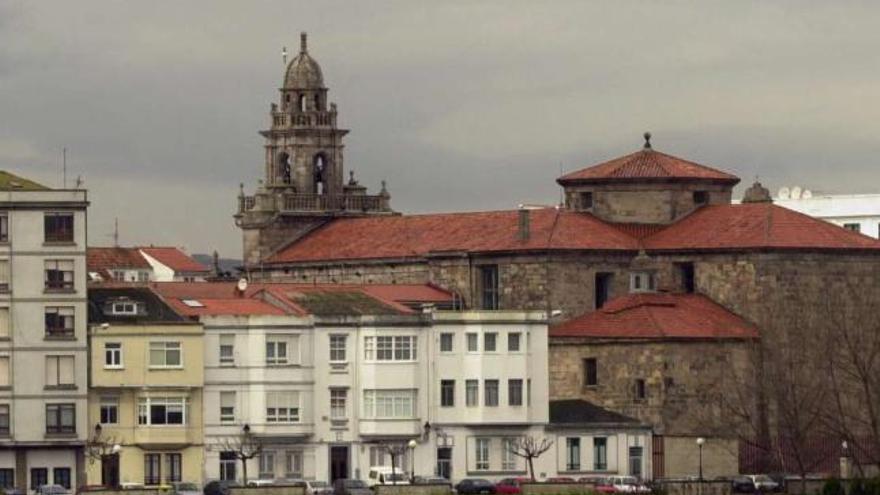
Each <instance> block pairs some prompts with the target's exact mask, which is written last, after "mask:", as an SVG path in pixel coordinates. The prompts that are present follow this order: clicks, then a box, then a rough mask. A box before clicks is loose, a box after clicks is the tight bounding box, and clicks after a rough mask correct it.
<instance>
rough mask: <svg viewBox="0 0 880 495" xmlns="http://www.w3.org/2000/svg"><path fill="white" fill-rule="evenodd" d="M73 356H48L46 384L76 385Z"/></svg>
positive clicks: (49, 385) (55, 385)
mask: <svg viewBox="0 0 880 495" xmlns="http://www.w3.org/2000/svg"><path fill="white" fill-rule="evenodd" d="M73 365H74V361H73V356H46V386H47V387H75V386H76V384H75V381H74V380H75V379H76V373H75V372H74V367H73Z"/></svg>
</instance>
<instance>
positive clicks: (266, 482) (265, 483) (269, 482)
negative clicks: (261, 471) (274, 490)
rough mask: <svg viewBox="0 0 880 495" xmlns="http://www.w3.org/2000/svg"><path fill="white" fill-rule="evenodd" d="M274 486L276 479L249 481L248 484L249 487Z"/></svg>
mask: <svg viewBox="0 0 880 495" xmlns="http://www.w3.org/2000/svg"><path fill="white" fill-rule="evenodd" d="M274 484H275V480H274V479H271V480H259V479H258V480H248V482H247V486H270V485H274Z"/></svg>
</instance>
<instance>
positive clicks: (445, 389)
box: [440, 380, 455, 407]
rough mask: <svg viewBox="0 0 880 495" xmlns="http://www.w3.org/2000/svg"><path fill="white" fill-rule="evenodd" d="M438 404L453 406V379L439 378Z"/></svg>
mask: <svg viewBox="0 0 880 495" xmlns="http://www.w3.org/2000/svg"><path fill="white" fill-rule="evenodd" d="M440 406H441V407H453V406H455V380H440Z"/></svg>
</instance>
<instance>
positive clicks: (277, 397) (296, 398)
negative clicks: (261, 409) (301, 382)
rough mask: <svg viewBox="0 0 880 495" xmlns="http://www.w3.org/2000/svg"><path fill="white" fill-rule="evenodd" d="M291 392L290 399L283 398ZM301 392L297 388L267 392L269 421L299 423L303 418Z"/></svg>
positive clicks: (267, 417)
mask: <svg viewBox="0 0 880 495" xmlns="http://www.w3.org/2000/svg"><path fill="white" fill-rule="evenodd" d="M288 394H289V397H288V398H289V399H290V400H289V401H284V400H282V399H284V398H285V396H288ZM300 400H301V398H300V393H299V392H298V391H295V390H285V391H281V390H272V391H269V392H266V422H267V423H282V424H284V423H299V422H300V420H301V414H300V413H301V405H300Z"/></svg>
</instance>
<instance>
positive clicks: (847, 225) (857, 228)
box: [843, 223, 862, 232]
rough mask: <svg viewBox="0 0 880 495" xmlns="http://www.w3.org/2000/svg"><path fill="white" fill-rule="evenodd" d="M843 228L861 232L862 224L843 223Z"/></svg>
mask: <svg viewBox="0 0 880 495" xmlns="http://www.w3.org/2000/svg"><path fill="white" fill-rule="evenodd" d="M843 228H845V229H846V230H852V231H853V232H861V231H862V224H860V223H845V224H843Z"/></svg>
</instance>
